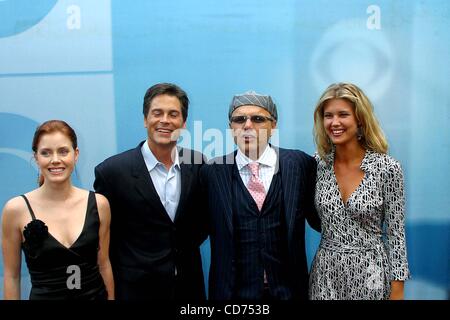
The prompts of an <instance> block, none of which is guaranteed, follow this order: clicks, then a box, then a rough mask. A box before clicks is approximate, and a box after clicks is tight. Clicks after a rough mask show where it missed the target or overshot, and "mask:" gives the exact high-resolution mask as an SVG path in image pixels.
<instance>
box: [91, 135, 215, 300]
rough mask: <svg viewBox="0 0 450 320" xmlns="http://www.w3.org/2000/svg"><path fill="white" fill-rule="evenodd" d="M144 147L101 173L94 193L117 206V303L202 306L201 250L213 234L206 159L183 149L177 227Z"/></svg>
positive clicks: (114, 262)
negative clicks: (204, 187) (205, 204)
mask: <svg viewBox="0 0 450 320" xmlns="http://www.w3.org/2000/svg"><path fill="white" fill-rule="evenodd" d="M144 142H145V141H143V142H141V143H140V144H139V145H138V146H137V147H136V148H135V149H132V150H128V151H126V152H123V153H121V154H118V155H115V156H113V157H111V158H108V159H106V160H105V161H103V162H102V163H101V164H99V165H98V166H97V167H96V168H95V182H94V188H95V190H96V192H99V193H101V194H103V195H104V196H106V197H107V198H108V200H109V202H110V205H111V244H110V259H111V264H112V269H113V273H114V279H115V288H116V290H115V291H116V297H117V298H118V299H131V300H134V299H189V300H202V299H204V298H205V287H204V281H203V271H202V261H201V256H200V250H199V246H200V244H201V243H202V242H203V241H204V240H205V239H206V236H207V234H206V230H205V227H204V226H205V222H206V221H205V217H204V216H203V212H204V210H203V208H202V206H201V205H202V203H201V202H200V201H198V200H197V199H198V198H199V195H200V193H199V192H200V190H199V169H200V167H201V166H202V163H203V155H202V154H201V153H198V152H195V151H192V150H189V149H181V148H180V149H179V157H180V167H181V194H180V200H179V204H178V208H177V212H176V215H175V220H174V222H172V220H171V219H170V217H169V216H168V215H167V213H166V211H165V208H164V206H163V205H162V203H161V201H160V199H159V196H158V193H157V192H156V189H155V187H154V185H153V183H152V180H151V177H150V174H149V172H148V170H147V167H146V165H145V161H144V157H143V156H142V153H141V146H142V145H143V143H144ZM175 267H176V270H177V276H176V277H175Z"/></svg>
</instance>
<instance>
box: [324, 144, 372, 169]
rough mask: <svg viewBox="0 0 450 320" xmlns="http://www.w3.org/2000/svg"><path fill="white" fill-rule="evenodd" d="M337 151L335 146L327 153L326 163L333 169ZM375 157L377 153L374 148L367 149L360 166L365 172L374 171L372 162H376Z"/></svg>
mask: <svg viewBox="0 0 450 320" xmlns="http://www.w3.org/2000/svg"><path fill="white" fill-rule="evenodd" d="M335 153H336V148H335V147H334V146H333V148H332V149H331V152H330V153H329V154H327V155H325V163H326V165H327V166H328V167H329V168H330V169H332V168H333V166H334V154H335ZM374 158H376V153H375V152H374V151H372V150H368V149H366V152H365V154H364V158H363V159H362V161H361V165H360V166H359V167H360V168H361V170H363V171H364V172H370V171H372V169H373V168H372V163H373V162H374Z"/></svg>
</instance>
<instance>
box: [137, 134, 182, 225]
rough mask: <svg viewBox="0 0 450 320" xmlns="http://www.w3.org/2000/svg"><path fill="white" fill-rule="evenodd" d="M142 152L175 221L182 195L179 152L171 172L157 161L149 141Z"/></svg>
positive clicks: (171, 217)
mask: <svg viewBox="0 0 450 320" xmlns="http://www.w3.org/2000/svg"><path fill="white" fill-rule="evenodd" d="M141 152H142V155H143V156H144V161H145V165H146V166H147V170H148V172H149V173H150V177H151V179H152V182H153V185H154V186H155V189H156V192H157V193H158V196H159V199H160V200H161V203H162V205H163V206H164V208H165V209H166V212H167V214H168V215H169V217H170V219H171V220H172V221H174V219H175V214H176V212H177V208H178V202H179V201H180V194H181V168H180V160H179V158H178V152H175V159H174V162H173V165H172V166H171V167H170V169H169V170H167V169H166V167H165V166H164V164H162V163H161V162H159V161H158V159H156V157H155V155H154V154H153V153H152V151H151V150H150V148H149V146H148V140H146V141H145V143H144V144H143V145H142V147H141ZM149 192H150V190H149Z"/></svg>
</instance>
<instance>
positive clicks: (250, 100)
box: [228, 91, 278, 120]
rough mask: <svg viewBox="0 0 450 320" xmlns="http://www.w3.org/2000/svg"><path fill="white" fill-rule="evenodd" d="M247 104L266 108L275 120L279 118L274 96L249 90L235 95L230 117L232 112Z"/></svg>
mask: <svg viewBox="0 0 450 320" xmlns="http://www.w3.org/2000/svg"><path fill="white" fill-rule="evenodd" d="M245 105H255V106H258V107H261V108H263V109H266V110H267V111H269V113H270V115H271V116H272V117H273V118H274V119H275V120H277V119H278V113H277V106H276V105H275V103H273V101H272V98H271V97H270V96H268V95H267V96H266V95H263V94H259V93H256V92H255V91H247V92H245V93H243V94H237V95H235V96H234V97H233V100H231V104H230V110H229V111H228V119H230V118H231V114H232V113H233V111H234V110H236V109H237V108H239V107H241V106H245Z"/></svg>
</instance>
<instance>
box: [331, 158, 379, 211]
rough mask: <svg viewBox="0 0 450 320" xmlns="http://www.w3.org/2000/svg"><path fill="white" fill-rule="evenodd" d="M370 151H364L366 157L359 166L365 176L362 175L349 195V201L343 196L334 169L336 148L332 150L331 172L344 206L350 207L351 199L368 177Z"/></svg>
mask: <svg viewBox="0 0 450 320" xmlns="http://www.w3.org/2000/svg"><path fill="white" fill-rule="evenodd" d="M370 153H371V152H370V150H366V151H365V153H364V157H363V159H362V160H361V163H360V165H359V168H360V169H361V171H362V172H363V177H362V179H361V181H360V182H359V183H358V185H357V187H356V188H355V189H354V190H353V191H352V192H351V193H350V195H349V196H348V197H347V201H344V198H343V197H342V193H341V189H340V187H339V183H338V180H337V177H336V172H335V170H334V156H335V150H332V152H331V153H330V158H329V159H330V160H331V161H330V163H329V166H330V170H331V172H332V174H333V178H334V184H335V186H336V190H337V193H338V196H339V200H340V203H341V204H342V206H343V207H344V208H348V207H349V203H350V200H351V199H352V198H353V197H354V195H355V194H356V193H357V191H358V190H359V189H360V188H361V187H362V185H363V184H364V181H365V180H366V178H367V170H366V162H367V158H368V157H369V155H370Z"/></svg>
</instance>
